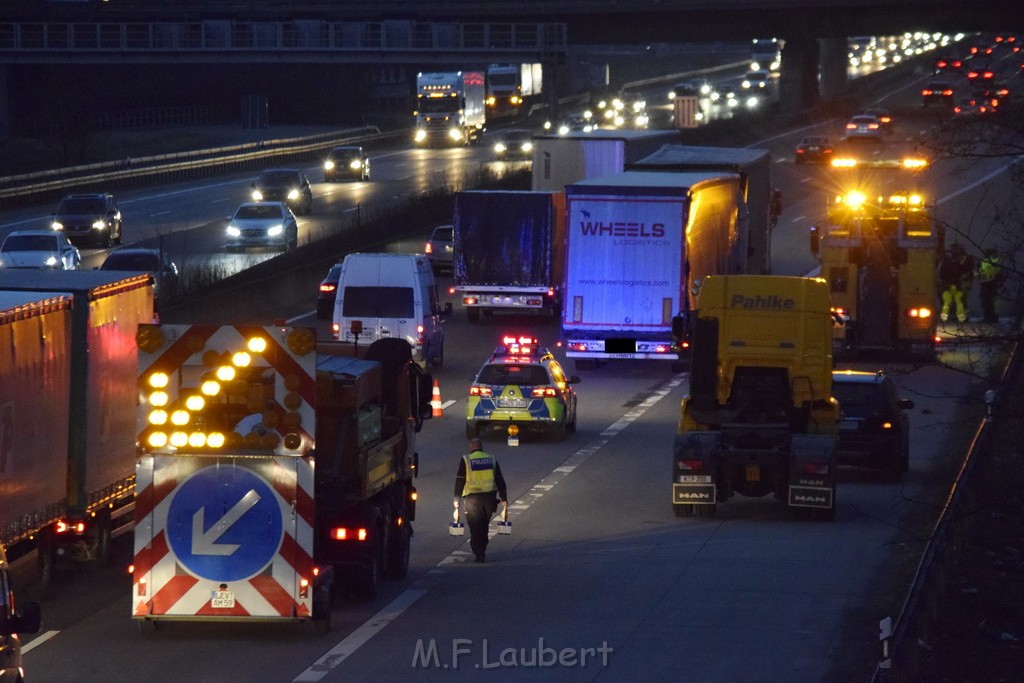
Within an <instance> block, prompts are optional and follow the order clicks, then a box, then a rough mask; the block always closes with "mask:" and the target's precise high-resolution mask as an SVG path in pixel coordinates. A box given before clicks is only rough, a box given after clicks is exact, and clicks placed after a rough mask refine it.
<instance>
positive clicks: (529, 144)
mask: <svg viewBox="0 0 1024 683" xmlns="http://www.w3.org/2000/svg"><path fill="white" fill-rule="evenodd" d="M522 150H523V151H524V152H532V151H533V143H532V142H524V143H523V146H522Z"/></svg>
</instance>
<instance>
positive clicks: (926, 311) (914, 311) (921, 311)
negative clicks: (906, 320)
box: [907, 306, 932, 318]
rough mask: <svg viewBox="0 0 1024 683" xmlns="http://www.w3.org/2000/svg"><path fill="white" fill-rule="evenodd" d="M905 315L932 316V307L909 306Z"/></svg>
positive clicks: (915, 316)
mask: <svg viewBox="0 0 1024 683" xmlns="http://www.w3.org/2000/svg"><path fill="white" fill-rule="evenodd" d="M907 315H908V316H909V317H911V318H930V317H932V309H930V308H927V307H925V306H921V307H920V308H911V309H910V310H909V311H907Z"/></svg>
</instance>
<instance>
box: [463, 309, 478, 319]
mask: <svg viewBox="0 0 1024 683" xmlns="http://www.w3.org/2000/svg"><path fill="white" fill-rule="evenodd" d="M466 319H467V320H469V322H471V323H478V322H480V309H479V308H467V309H466Z"/></svg>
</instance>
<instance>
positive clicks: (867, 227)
mask: <svg viewBox="0 0 1024 683" xmlns="http://www.w3.org/2000/svg"><path fill="white" fill-rule="evenodd" d="M927 166H928V162H927V160H926V159H925V158H923V157H921V156H920V155H917V154H913V153H906V154H902V155H901V154H899V153H898V150H897V152H896V153H895V154H893V153H888V154H886V153H882V154H877V155H872V156H867V157H866V156H864V155H851V154H846V153H841V154H840V155H838V156H836V157H835V158H833V160H832V169H831V172H832V174H833V177H834V178H835V179H836V186H837V187H838V188H839V191H838V192H836V193H834V194H833V195H831V196H829V198H828V200H827V204H826V210H825V220H824V224H823V225H822V224H821V223H819V224H817V225H815V226H812V228H811V232H810V238H811V240H810V241H811V252H812V253H814V255H815V256H817V257H818V258H819V259H820V260H821V276H822V277H823V278H824V279H825V281H826V282H828V286H829V292H830V294H831V298H832V305H833V306H834V307H835V308H836V312H837V313H838V314H840V315H841V316H842V317H843V319H844V321H845V324H844V325H842V326H840V327H836V329H835V336H834V348H833V353H834V354H835V355H836V356H837V357H843V356H850V355H854V354H858V353H865V352H867V353H875V354H877V353H885V354H890V355H891V354H897V355H900V356H909V357H915V358H922V359H930V358H934V356H935V349H936V331H937V322H936V319H937V316H936V314H935V304H936V301H937V299H938V291H937V283H936V275H935V274H936V269H937V266H938V262H939V260H940V258H941V256H942V252H943V233H942V229H941V227H940V226H938V225H937V224H936V222H935V218H934V214H935V212H934V209H935V206H934V202H932V201H930V200H929V198H928V195H927V192H926V189H925V188H924V187H923V184H924V183H923V179H922V173H923V171H924V169H926V168H927Z"/></svg>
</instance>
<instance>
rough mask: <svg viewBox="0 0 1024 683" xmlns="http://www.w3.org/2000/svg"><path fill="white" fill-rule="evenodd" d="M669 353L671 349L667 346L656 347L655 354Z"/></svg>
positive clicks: (659, 345)
mask: <svg viewBox="0 0 1024 683" xmlns="http://www.w3.org/2000/svg"><path fill="white" fill-rule="evenodd" d="M669 351H670V349H669V347H668V346H665V345H664V344H658V345H657V346H655V347H654V352H655V353H668V352H669Z"/></svg>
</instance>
